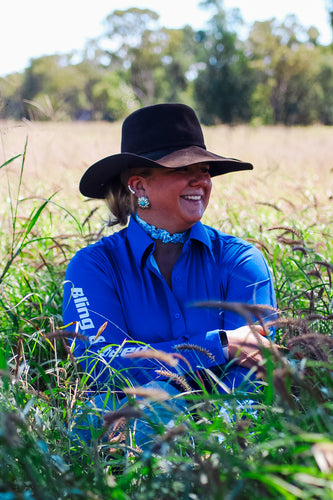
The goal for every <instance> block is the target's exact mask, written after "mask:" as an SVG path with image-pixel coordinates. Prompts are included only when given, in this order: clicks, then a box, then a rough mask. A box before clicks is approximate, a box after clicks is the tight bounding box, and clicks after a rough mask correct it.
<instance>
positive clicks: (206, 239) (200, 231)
mask: <svg viewBox="0 0 333 500" xmlns="http://www.w3.org/2000/svg"><path fill="white" fill-rule="evenodd" d="M189 239H190V240H197V241H200V243H202V244H203V245H205V246H206V247H207V248H208V249H209V250H210V251H211V252H212V249H213V247H212V240H211V238H210V236H209V227H207V226H204V225H203V224H202V222H200V221H199V222H196V223H195V224H194V226H192V227H191V232H190V238H189Z"/></svg>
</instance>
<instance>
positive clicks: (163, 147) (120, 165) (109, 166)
mask: <svg viewBox="0 0 333 500" xmlns="http://www.w3.org/2000/svg"><path fill="white" fill-rule="evenodd" d="M195 163H209V165H210V174H211V176H212V177H214V176H216V175H221V174H226V173H228V172H236V171H237V170H252V169H253V166H252V165H251V163H245V162H243V161H240V160H236V159H235V158H225V157H223V156H219V155H216V154H214V153H211V152H210V151H207V149H206V146H205V143H204V138H203V133H202V130H201V127H200V123H199V120H198V118H197V116H196V114H195V113H194V111H193V109H192V108H190V107H189V106H186V105H185V104H156V105H154V106H147V107H145V108H141V109H138V110H137V111H134V113H132V114H130V115H129V116H128V117H127V118H126V119H125V121H124V123H123V127H122V141H121V153H120V154H115V155H112V156H107V157H106V158H103V159H102V160H99V161H98V162H97V163H94V165H92V166H91V167H89V168H88V170H87V171H86V172H85V173H84V175H83V177H82V179H81V181H80V191H81V193H82V194H83V195H85V196H88V197H90V198H105V195H106V193H107V190H108V187H109V186H110V185H111V183H112V179H113V178H114V177H116V176H117V175H118V174H120V172H122V171H124V170H127V169H132V168H137V167H155V168H156V167H166V168H177V167H185V166H189V165H193V164H195Z"/></svg>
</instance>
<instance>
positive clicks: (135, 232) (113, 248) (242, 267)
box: [63, 218, 276, 384]
mask: <svg viewBox="0 0 333 500" xmlns="http://www.w3.org/2000/svg"><path fill="white" fill-rule="evenodd" d="M154 248H155V243H154V240H153V239H151V237H150V236H148V235H147V233H145V231H144V230H143V229H142V228H141V227H139V225H138V224H137V223H136V221H135V220H134V219H133V218H131V219H130V222H129V225H128V227H127V228H125V229H123V230H121V231H119V232H117V233H115V234H113V235H111V236H108V237H105V238H102V239H101V240H100V241H99V242H97V243H95V244H93V245H90V246H88V247H86V248H83V249H81V250H79V251H78V252H77V254H76V255H75V256H74V257H73V259H72V260H71V262H70V264H69V266H68V269H67V272H66V278H65V280H66V281H65V286H64V301H63V319H64V324H69V323H70V322H73V321H74V322H76V331H78V332H80V333H82V334H84V335H85V336H86V338H87V339H86V341H85V340H82V339H79V338H76V339H75V341H74V346H73V350H74V354H75V355H76V356H77V357H79V358H80V360H81V365H82V366H83V367H84V370H85V371H87V372H90V373H91V375H92V376H93V377H94V378H97V377H98V380H99V382H107V383H108V384H112V382H114V383H115V382H116V378H117V381H118V382H119V375H120V374H121V375H122V376H123V377H124V378H130V379H131V380H132V381H134V382H135V383H139V384H143V383H146V382H148V381H149V380H151V379H152V378H156V377H157V374H156V371H155V370H156V369H159V368H161V366H160V362H159V361H152V360H150V359H129V358H127V357H126V355H127V354H130V353H133V352H136V351H139V350H145V349H147V348H148V347H147V346H150V347H151V348H153V349H158V350H162V351H165V352H175V349H177V346H179V345H180V344H182V345H183V346H182V349H181V350H179V352H180V353H181V354H182V355H184V356H185V357H186V358H187V360H188V362H189V363H190V364H191V367H192V368H193V370H195V369H197V368H198V367H204V368H205V367H206V368H207V367H212V366H213V365H221V364H223V363H225V358H224V355H223V350H222V346H221V342H220V338H219V335H218V334H213V335H212V334H209V335H207V332H209V331H212V330H218V329H225V330H233V329H235V328H238V327H240V326H243V325H245V324H246V321H245V320H244V317H242V316H241V315H239V314H236V313H235V312H232V311H229V310H223V309H218V308H209V307H196V306H195V303H196V302H198V301H212V300H214V301H216V300H217V301H230V302H246V303H249V304H264V305H268V306H272V307H275V306H276V302H275V294H274V289H273V284H272V279H271V275H270V272H269V269H268V266H267V263H266V261H265V259H264V258H263V256H262V254H261V253H260V252H259V250H258V249H257V248H255V247H254V246H253V245H251V244H250V243H248V242H245V241H243V240H241V239H239V238H236V237H234V236H230V235H226V234H223V233H221V232H219V231H217V230H215V229H213V228H210V227H208V226H204V225H203V224H202V223H201V222H198V223H196V224H195V225H194V226H193V227H192V228H191V230H190V236H189V239H188V240H187V241H186V242H185V244H184V246H183V249H182V253H181V255H180V257H179V259H178V260H177V262H176V264H175V265H174V268H173V271H172V278H171V279H172V283H171V288H170V287H169V286H168V285H167V283H166V281H165V279H164V278H163V277H162V275H161V274H160V272H159V269H158V267H157V265H156V262H155V259H154V258H153V252H154ZM270 314H271V313H270ZM266 319H272V318H271V317H269V316H267V318H266ZM105 323H106V327H105ZM102 325H104V327H105V329H104V330H103V331H101V327H102ZM68 330H69V331H72V332H73V331H74V330H75V328H74V326H73V325H72V326H69V327H68ZM184 344H185V345H184ZM193 346H194V347H193ZM96 361H98V362H97V363H96ZM187 366H188V365H187V364H186V365H185V364H184V367H183V368H184V369H185V370H188V367H187ZM243 371H244V369H243Z"/></svg>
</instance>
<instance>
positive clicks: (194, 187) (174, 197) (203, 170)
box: [128, 163, 212, 234]
mask: <svg viewBox="0 0 333 500" xmlns="http://www.w3.org/2000/svg"><path fill="white" fill-rule="evenodd" d="M128 184H129V185H130V186H131V188H132V189H133V190H134V191H135V194H136V196H138V197H139V196H147V197H148V198H149V201H150V204H151V208H150V209H148V210H142V209H140V208H138V210H137V212H138V215H139V216H140V217H141V218H142V219H143V220H145V221H146V222H148V224H152V225H154V226H156V227H158V228H160V229H166V230H167V231H169V233H171V234H173V233H180V232H183V231H186V230H187V229H189V228H190V227H191V226H193V224H195V223H196V222H198V221H199V220H200V219H201V217H202V216H203V213H204V211H205V209H206V207H207V205H208V202H209V197H210V193H211V188H212V183H211V178H210V175H209V165H208V164H206V163H200V164H195V165H190V166H188V167H180V168H156V169H151V175H149V176H148V177H142V176H140V175H133V176H131V177H130V178H129V181H128Z"/></svg>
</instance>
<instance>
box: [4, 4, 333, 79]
mask: <svg viewBox="0 0 333 500" xmlns="http://www.w3.org/2000/svg"><path fill="white" fill-rule="evenodd" d="M328 1H329V0H278V1H274V0H224V7H225V9H227V10H228V9H231V8H234V7H239V9H240V11H241V13H242V16H243V19H244V21H245V22H246V23H248V24H251V23H253V22H254V21H264V20H267V19H271V18H272V17H275V18H277V19H279V20H283V19H284V17H285V16H286V15H287V14H289V13H290V14H295V15H296V16H297V18H298V20H299V22H300V23H301V24H302V25H303V26H305V27H310V26H311V25H313V26H315V27H316V28H317V29H318V31H319V32H320V34H321V36H320V42H321V43H323V44H328V43H330V42H331V40H332V35H331V29H330V26H329V20H328V14H327V9H326V8H325V7H326V5H327V2H328ZM198 4H199V0H133V1H130V0H94V2H86V1H85V0H57V1H56V2H50V1H46V0H29V1H27V0H10V1H9V0H7V1H6V2H5V5H3V6H2V8H1V16H0V47H1V52H0V76H5V75H7V74H10V73H14V72H16V71H22V70H23V69H24V68H25V67H27V66H28V65H29V60H30V59H31V58H37V57H40V56H42V55H47V54H61V53H68V52H72V51H73V50H80V49H83V47H84V46H85V44H86V42H87V41H88V40H89V39H91V38H96V37H98V36H99V35H101V34H102V33H103V21H104V19H105V18H106V16H107V15H108V14H110V13H111V12H112V11H114V10H116V9H119V10H125V9H127V8H129V7H133V6H134V7H140V8H150V9H152V10H154V11H155V12H157V13H158V14H160V23H161V24H162V25H163V26H166V27H168V28H179V27H182V26H184V25H185V24H190V25H191V26H192V27H193V28H195V29H200V28H204V26H205V23H206V21H207V20H208V19H209V18H210V16H211V13H209V11H207V10H203V9H202V8H199V7H198Z"/></svg>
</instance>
